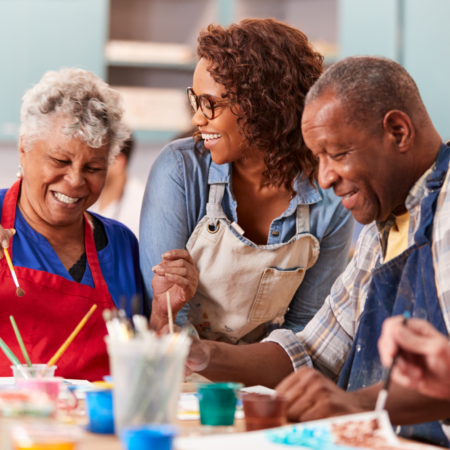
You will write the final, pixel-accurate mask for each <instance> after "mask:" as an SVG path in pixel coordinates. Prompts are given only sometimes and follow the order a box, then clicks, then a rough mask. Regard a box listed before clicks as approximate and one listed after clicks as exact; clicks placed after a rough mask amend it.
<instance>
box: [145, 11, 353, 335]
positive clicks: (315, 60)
mask: <svg viewBox="0 0 450 450" xmlns="http://www.w3.org/2000/svg"><path fill="white" fill-rule="evenodd" d="M198 57H199V62H198V65H197V68H196V70H195V73H194V79H193V85H192V87H191V88H188V97H189V101H190V104H191V106H192V109H193V111H194V116H193V118H192V123H193V124H194V125H195V126H196V127H197V128H198V131H197V132H196V133H195V135H194V137H193V138H188V139H181V140H177V141H175V142H172V143H171V144H169V145H168V146H167V147H165V148H164V149H163V150H162V152H161V153H160V155H159V156H158V159H157V161H156V162H155V164H154V166H153V167H152V169H151V172H150V176H149V180H148V184H147V190H146V194H145V197H144V205H143V211H142V216H141V234H140V242H141V268H142V270H143V273H144V280H145V286H146V289H147V291H148V294H149V296H150V297H153V298H154V299H156V298H157V299H158V301H153V305H152V316H151V324H152V326H153V327H154V328H156V329H160V328H162V327H163V326H164V325H166V324H167V314H168V309H167V302H166V301H165V300H164V295H161V294H164V293H165V291H164V289H167V290H170V289H174V286H176V284H173V283H174V281H175V280H178V278H179V277H181V276H183V274H184V271H185V269H184V268H183V267H181V266H180V260H178V261H172V260H173V259H174V258H176V257H177V254H178V251H176V250H173V249H177V248H186V249H187V250H188V251H189V253H190V255H191V257H192V261H190V262H191V263H195V266H196V268H197V270H198V271H199V272H200V278H199V283H198V287H197V291H196V293H195V295H194V297H193V298H192V299H191V300H189V299H187V298H186V299H184V301H180V300H179V299H180V298H181V296H179V295H178V296H177V297H176V298H177V300H176V301H173V302H172V305H171V307H172V309H173V313H174V315H176V316H177V323H179V324H184V323H185V322H186V319H188V320H189V322H190V323H191V324H192V325H193V326H194V327H195V328H196V330H197V331H198V333H199V335H200V337H201V338H204V339H209V340H220V341H224V342H229V343H232V344H237V343H251V342H258V341H260V340H261V339H262V338H264V337H265V336H266V335H267V333H268V332H269V331H270V330H271V329H273V328H274V327H280V326H281V327H283V328H287V329H290V330H292V331H293V332H298V331H300V330H302V329H303V328H304V326H305V325H306V324H307V323H308V322H309V320H310V319H311V318H312V317H313V316H314V314H315V313H316V311H317V310H318V309H319V308H320V307H321V306H322V304H323V302H324V300H325V297H326V295H327V293H329V290H330V287H331V285H332V284H333V282H334V281H335V279H336V278H337V277H338V276H339V275H340V274H341V273H342V272H343V270H344V268H345V266H346V263H347V257H348V252H349V246H350V240H351V236H352V232H353V220H352V218H351V215H350V213H349V212H347V211H346V210H345V209H344V208H343V207H342V205H341V203H340V201H339V199H338V198H337V197H335V196H334V194H333V193H332V192H328V191H323V190H321V189H320V187H319V186H318V185H317V183H316V181H315V179H316V172H317V162H316V160H315V158H314V157H313V156H312V154H311V153H310V152H309V150H308V148H307V147H306V145H305V143H304V142H303V138H302V134H301V129H300V121H301V116H302V112H303V108H304V99H305V96H306V93H307V92H308V90H309V88H310V87H311V85H312V84H313V83H314V82H315V81H316V80H317V79H318V77H319V76H320V75H321V73H322V60H323V57H322V56H321V55H320V54H319V53H317V52H315V51H314V50H313V48H312V47H311V45H310V43H309V42H308V39H307V38H306V36H305V35H304V34H303V33H302V32H300V31H299V30H296V29H295V28H292V27H289V26H288V25H285V24H283V23H281V22H278V21H276V20H272V19H266V20H258V19H248V20H243V21H242V22H240V23H237V24H232V25H231V26H230V27H228V28H226V29H224V28H222V27H221V26H218V25H210V26H209V27H208V28H207V29H206V30H203V31H202V32H201V33H200V36H199V38H198ZM161 255H162V260H161ZM153 273H154V275H153ZM153 276H154V277H155V278H156V277H158V278H162V279H165V280H167V288H166V287H165V285H164V283H162V282H160V283H156V284H155V283H154V285H157V286H158V289H160V290H161V292H153V291H152V290H151V283H152V278H153ZM169 286H172V287H171V288H168V287H169ZM172 297H173V296H172ZM159 299H161V301H160V300H159Z"/></svg>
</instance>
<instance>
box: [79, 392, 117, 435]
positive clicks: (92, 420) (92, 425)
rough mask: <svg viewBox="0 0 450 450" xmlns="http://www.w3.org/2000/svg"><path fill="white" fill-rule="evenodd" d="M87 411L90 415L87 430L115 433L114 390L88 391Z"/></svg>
mask: <svg viewBox="0 0 450 450" xmlns="http://www.w3.org/2000/svg"><path fill="white" fill-rule="evenodd" d="M86 412H87V415H88V417H89V424H88V426H87V430H88V431H90V432H92V433H99V434H114V414H113V397H112V391H111V390H110V389H109V390H104V389H101V390H92V391H86Z"/></svg>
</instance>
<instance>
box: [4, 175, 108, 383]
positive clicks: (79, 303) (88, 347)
mask: <svg viewBox="0 0 450 450" xmlns="http://www.w3.org/2000/svg"><path fill="white" fill-rule="evenodd" d="M19 192H20V181H17V182H16V183H15V184H14V185H13V186H12V187H11V189H9V191H8V192H7V193H6V196H5V200H4V203H3V211H2V217H1V224H2V226H3V228H14V223H15V216H16V205H17V200H18V197H19ZM84 223H85V225H84V236H85V237H84V239H85V248H86V255H87V260H88V263H89V267H90V269H91V272H92V278H93V280H94V285H95V288H91V287H90V286H86V285H83V284H79V283H76V282H75V281H69V280H66V279H65V278H63V277H60V276H58V275H53V274H50V273H47V272H42V271H39V270H32V269H27V268H24V267H15V272H16V275H17V278H18V279H19V284H20V287H21V288H22V289H23V290H24V291H25V295H24V296H23V297H21V298H19V297H17V296H16V286H15V284H14V281H13V279H12V277H11V272H10V271H9V267H8V264H7V262H6V258H3V259H1V260H0V311H1V312H0V337H1V338H2V339H3V340H4V341H5V342H6V344H7V345H8V346H9V348H10V349H11V350H12V351H13V353H14V354H15V355H16V356H17V357H18V358H19V359H20V360H21V361H22V362H23V363H25V361H24V358H23V356H22V352H21V350H20V347H19V344H18V342H17V339H16V337H15V334H14V330H13V328H12V325H11V322H10V320H9V316H10V315H12V316H14V318H15V320H16V322H17V326H18V327H19V330H20V333H21V335H22V338H23V341H24V343H25V347H26V349H27V351H28V354H29V355H30V359H31V362H32V363H35V364H44V363H45V364H46V363H48V361H49V360H50V358H51V357H52V356H53V355H54V354H55V353H56V351H57V350H58V348H59V347H60V346H61V345H62V343H63V342H64V341H65V340H66V339H67V338H68V337H69V335H70V333H72V331H73V330H74V329H75V327H76V326H77V325H78V323H79V322H80V320H81V319H82V318H83V317H84V315H85V314H86V313H87V312H88V311H89V309H90V308H91V307H92V305H93V304H96V305H97V309H96V310H95V312H94V314H93V315H92V316H91V317H90V319H89V320H88V322H87V323H86V324H85V326H84V327H83V328H82V330H81V331H80V333H79V334H78V336H77V337H76V338H75V339H74V341H73V342H72V343H71V344H70V346H69V348H68V349H67V350H66V351H65V352H64V354H63V355H62V356H61V358H60V359H59V360H58V362H57V363H56V366H57V367H58V368H57V369H56V375H57V376H60V377H64V378H75V379H85V380H89V381H95V380H101V379H102V377H103V376H104V375H107V374H108V373H109V363H108V355H107V352H106V345H105V342H104V340H103V339H104V337H105V335H106V334H107V330H106V325H105V323H104V321H103V317H102V313H103V310H104V309H112V308H115V305H114V302H113V300H112V298H111V295H110V293H109V291H108V286H107V285H106V282H105V280H104V278H103V275H102V271H101V269H100V264H99V262H98V257H97V251H96V249H95V243H94V237H93V233H92V229H91V227H90V225H89V222H88V221H87V219H86V218H85V220H84ZM13 242H14V238H12V239H11V240H10V242H9V252H10V255H11V258H12V252H13ZM10 366H11V363H10V361H9V360H8V359H7V358H6V356H5V355H4V354H3V352H0V376H1V377H10V376H12V371H11V369H10Z"/></svg>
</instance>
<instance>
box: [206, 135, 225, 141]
mask: <svg viewBox="0 0 450 450" xmlns="http://www.w3.org/2000/svg"><path fill="white" fill-rule="evenodd" d="M221 137H222V135H221V134H203V133H202V139H205V140H206V141H208V140H211V139H219V138H221Z"/></svg>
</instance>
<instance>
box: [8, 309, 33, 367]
mask: <svg viewBox="0 0 450 450" xmlns="http://www.w3.org/2000/svg"><path fill="white" fill-rule="evenodd" d="M9 320H10V321H11V324H12V326H13V329H14V333H15V334H16V339H17V342H18V343H19V345H20V349H21V350H22V354H23V357H24V358H25V361H26V363H27V366H28V367H33V365H32V364H31V360H30V357H29V356H28V352H27V349H26V348H25V344H24V343H23V339H22V336H21V335H20V331H19V327H18V326H17V324H16V321H15V320H14V317H13V316H9ZM32 375H34V374H32Z"/></svg>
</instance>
